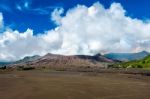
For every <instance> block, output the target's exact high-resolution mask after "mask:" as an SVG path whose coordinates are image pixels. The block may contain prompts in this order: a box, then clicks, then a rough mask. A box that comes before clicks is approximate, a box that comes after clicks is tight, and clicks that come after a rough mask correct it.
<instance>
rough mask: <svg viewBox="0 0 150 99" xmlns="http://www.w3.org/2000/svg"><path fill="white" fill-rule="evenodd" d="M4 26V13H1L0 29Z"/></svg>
mask: <svg viewBox="0 0 150 99" xmlns="http://www.w3.org/2000/svg"><path fill="white" fill-rule="evenodd" d="M1 28H3V14H2V13H0V29H1Z"/></svg>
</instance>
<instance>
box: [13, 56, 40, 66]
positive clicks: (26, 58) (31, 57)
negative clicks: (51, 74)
mask: <svg viewBox="0 0 150 99" xmlns="http://www.w3.org/2000/svg"><path fill="white" fill-rule="evenodd" d="M39 58H40V56H39V55H34V56H26V57H24V58H23V59H21V60H18V61H16V62H14V63H15V64H17V63H25V62H29V61H34V60H37V59H39Z"/></svg>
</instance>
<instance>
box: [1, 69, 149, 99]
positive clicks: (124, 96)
mask: <svg viewBox="0 0 150 99" xmlns="http://www.w3.org/2000/svg"><path fill="white" fill-rule="evenodd" d="M0 99H150V76H142V75H131V74H130V75H129V74H116V73H114V74H112V73H99V74H97V73H82V72H67V71H44V70H31V71H13V72H7V73H0Z"/></svg>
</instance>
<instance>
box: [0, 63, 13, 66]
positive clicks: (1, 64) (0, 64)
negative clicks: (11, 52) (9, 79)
mask: <svg viewBox="0 0 150 99" xmlns="http://www.w3.org/2000/svg"><path fill="white" fill-rule="evenodd" d="M11 63H12V62H0V67H1V66H6V65H10V64H11Z"/></svg>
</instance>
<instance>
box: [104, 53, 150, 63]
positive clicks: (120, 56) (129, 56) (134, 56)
mask: <svg viewBox="0 0 150 99" xmlns="http://www.w3.org/2000/svg"><path fill="white" fill-rule="evenodd" d="M147 55H149V53H148V52H146V51H142V52H138V53H109V54H105V55H104V56H105V57H107V58H110V59H114V60H120V61H131V60H139V59H142V58H144V57H146V56H147Z"/></svg>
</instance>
